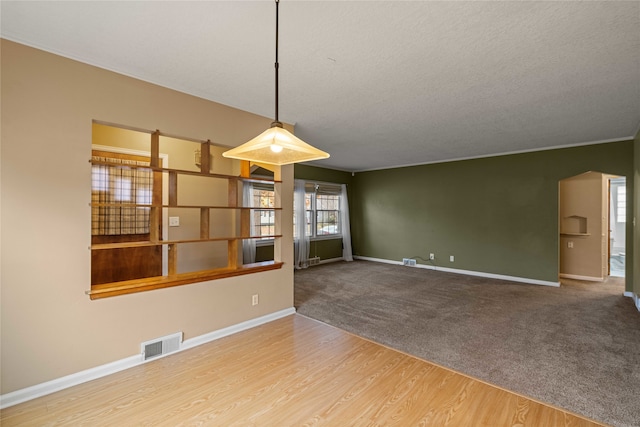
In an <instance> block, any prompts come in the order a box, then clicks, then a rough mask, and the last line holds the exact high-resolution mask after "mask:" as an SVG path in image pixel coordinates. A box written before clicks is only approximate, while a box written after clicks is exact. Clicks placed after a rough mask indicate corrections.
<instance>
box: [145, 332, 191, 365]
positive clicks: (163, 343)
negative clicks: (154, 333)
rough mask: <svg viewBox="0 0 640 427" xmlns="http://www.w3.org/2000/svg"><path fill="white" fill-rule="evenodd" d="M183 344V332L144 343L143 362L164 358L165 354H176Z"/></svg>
mask: <svg viewBox="0 0 640 427" xmlns="http://www.w3.org/2000/svg"><path fill="white" fill-rule="evenodd" d="M181 342H182V332H178V333H176V334H172V335H167V336H166V337H161V338H156V339H155V340H151V341H146V342H143V343H142V344H140V349H141V351H142V358H143V360H149V359H153V358H156V357H160V356H163V355H165V354H169V353H173V352H176V351H178V350H180V343H181Z"/></svg>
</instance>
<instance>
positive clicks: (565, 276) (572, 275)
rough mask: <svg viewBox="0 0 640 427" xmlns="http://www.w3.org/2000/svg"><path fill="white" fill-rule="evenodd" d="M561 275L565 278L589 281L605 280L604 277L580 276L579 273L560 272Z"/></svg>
mask: <svg viewBox="0 0 640 427" xmlns="http://www.w3.org/2000/svg"><path fill="white" fill-rule="evenodd" d="M560 277H563V278H565V279H574V280H586V281H589V282H604V277H595V276H580V275H578V274H565V273H560Z"/></svg>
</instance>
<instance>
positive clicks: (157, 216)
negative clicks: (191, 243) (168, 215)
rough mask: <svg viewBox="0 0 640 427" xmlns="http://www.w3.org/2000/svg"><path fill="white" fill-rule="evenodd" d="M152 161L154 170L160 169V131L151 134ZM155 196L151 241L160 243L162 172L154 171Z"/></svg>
mask: <svg viewBox="0 0 640 427" xmlns="http://www.w3.org/2000/svg"><path fill="white" fill-rule="evenodd" d="M150 152H151V159H150V165H151V167H152V168H159V167H160V131H159V130H156V131H155V132H153V133H152V134H151V150H150ZM152 191H153V194H152V196H151V209H150V213H149V240H151V241H152V242H159V241H160V240H161V239H162V172H160V171H156V170H154V171H153V190H152Z"/></svg>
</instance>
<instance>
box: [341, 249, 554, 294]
mask: <svg viewBox="0 0 640 427" xmlns="http://www.w3.org/2000/svg"><path fill="white" fill-rule="evenodd" d="M353 258H354V259H361V260H364V261H373V262H383V263H386V264H395V265H402V261H393V260H389V259H382V258H371V257H364V256H356V255H354V257H353ZM407 268H424V269H427V270H437V271H445V272H447V273H455V274H464V275H467V276H478V277H486V278H489V279H498V280H509V281H511V282H520V283H527V284H530V285H542V286H553V287H556V288H557V287H559V286H560V282H549V281H546V280H538V279H529V278H527V277H517V276H505V275H503V274H494V273H485V272H482V271H472V270H459V269H456V268H447V267H439V266H433V265H425V264H417V265H416V266H415V267H407Z"/></svg>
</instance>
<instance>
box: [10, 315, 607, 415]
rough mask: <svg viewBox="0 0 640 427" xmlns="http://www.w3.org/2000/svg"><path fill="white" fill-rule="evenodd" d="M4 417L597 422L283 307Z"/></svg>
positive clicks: (17, 407) (22, 406) (16, 408)
mask: <svg viewBox="0 0 640 427" xmlns="http://www.w3.org/2000/svg"><path fill="white" fill-rule="evenodd" d="M0 424H1V425H2V426H3V427H9V426H59V425H69V426H172V427H173V426H196V425H197V426H225V427H227V426H268V427H270V426H274V427H280V426H340V427H344V426H403V427H404V426H491V427H499V426H536V427H537V426H545V427H550V426H598V425H601V424H598V423H595V422H592V421H589V420H587V419H584V418H581V417H579V416H577V415H573V414H570V413H567V412H566V411H563V410H560V409H556V408H553V407H550V406H548V405H545V404H542V403H538V402H535V401H533V400H530V399H527V398H525V397H522V396H519V395H516V394H513V393H510V392H508V391H505V390H502V389H499V388H497V387H494V386H491V385H488V384H485V383H483V382H480V381H477V380H474V379H472V378H469V377H466V376H464V375H461V374H458V373H455V372H453V371H450V370H448V369H445V368H442V367H439V366H436V365H434V364H431V363H428V362H426V361H423V360H420V359H417V358H415V357H412V356H409V355H406V354H403V353H400V352H398V351H396V350H393V349H390V348H387V347H384V346H381V345H379V344H376V343H373V342H371V341H367V340H365V339H362V338H359V337H357V336H355V335H351V334H349V333H347V332H344V331H342V330H339V329H336V328H333V327H331V326H328V325H326V324H323V323H320V322H317V321H315V320H312V319H309V318H306V317H304V316H301V315H297V314H296V315H292V316H288V317H285V318H283V319H280V320H276V321H273V322H271V323H268V324H265V325H262V326H259V327H256V328H253V329H250V330H247V331H244V332H241V333H238V334H235V335H232V336H229V337H225V338H222V339H219V340H217V341H214V342H211V343H208V344H204V345H201V346H199V347H197V348H193V349H190V350H185V351H183V352H180V353H176V354H173V355H170V356H167V357H164V358H161V359H158V360H155V361H152V362H149V363H146V364H144V365H140V366H137V367H135V368H131V369H128V370H126V371H122V372H119V373H116V374H113V375H109V376H107V377H104V378H101V379H98V380H94V381H91V382H89V383H85V384H81V385H78V386H75V387H72V388H69V389H66V390H62V391H60V392H57V393H54V394H51V395H48V396H44V397H41V398H37V399H34V400H31V401H29V402H25V403H22V404H19V405H15V406H12V407H9V408H6V409H4V410H2V411H1V415H0Z"/></svg>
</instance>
